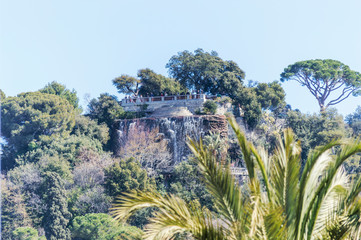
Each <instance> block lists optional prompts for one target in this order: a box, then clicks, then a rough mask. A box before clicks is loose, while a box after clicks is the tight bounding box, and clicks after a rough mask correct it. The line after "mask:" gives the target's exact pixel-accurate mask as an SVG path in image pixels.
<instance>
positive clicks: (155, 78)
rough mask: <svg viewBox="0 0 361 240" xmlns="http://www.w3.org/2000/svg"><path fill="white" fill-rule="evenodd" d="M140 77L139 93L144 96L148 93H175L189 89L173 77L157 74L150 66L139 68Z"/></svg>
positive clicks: (158, 94)
mask: <svg viewBox="0 0 361 240" xmlns="http://www.w3.org/2000/svg"><path fill="white" fill-rule="evenodd" d="M138 78H139V79H140V81H141V83H142V86H141V87H140V91H139V94H142V95H143V96H146V95H148V94H149V95H150V94H153V95H154V96H160V95H161V93H167V94H168V95H175V94H180V93H186V92H187V90H186V89H185V88H184V87H183V86H182V85H181V84H180V83H179V82H178V81H175V80H174V79H172V78H167V77H165V76H163V75H161V74H157V73H155V72H153V71H152V70H150V69H148V68H146V69H141V70H139V71H138Z"/></svg>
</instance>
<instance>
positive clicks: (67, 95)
mask: <svg viewBox="0 0 361 240" xmlns="http://www.w3.org/2000/svg"><path fill="white" fill-rule="evenodd" d="M39 92H41V93H48V94H54V95H58V96H60V97H62V98H64V99H66V100H68V102H69V103H70V104H71V105H73V107H74V108H75V109H77V108H79V98H78V97H77V95H76V91H75V90H74V89H73V90H72V91H70V90H69V89H67V88H66V87H65V85H63V84H60V83H58V82H55V81H53V82H51V83H49V84H48V85H46V86H45V87H44V88H42V89H40V90H39Z"/></svg>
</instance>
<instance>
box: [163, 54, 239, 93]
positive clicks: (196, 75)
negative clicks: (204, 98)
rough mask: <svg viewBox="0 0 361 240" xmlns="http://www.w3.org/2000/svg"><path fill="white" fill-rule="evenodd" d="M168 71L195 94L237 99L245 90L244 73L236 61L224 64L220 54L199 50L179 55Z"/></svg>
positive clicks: (173, 59)
mask: <svg viewBox="0 0 361 240" xmlns="http://www.w3.org/2000/svg"><path fill="white" fill-rule="evenodd" d="M166 67H167V68H168V70H169V74H170V76H171V77H173V78H175V79H176V80H177V81H179V82H180V83H181V84H182V85H184V86H186V87H187V88H189V89H192V90H203V91H204V92H209V93H212V94H218V93H219V94H225V95H228V96H230V97H232V96H234V95H235V94H236V93H237V91H239V89H240V88H242V84H243V79H244V77H245V72H244V71H243V70H242V69H240V68H239V66H238V65H237V63H235V62H233V61H225V60H223V59H221V58H220V57H218V54H217V52H214V51H212V52H211V53H208V52H205V51H204V50H203V49H197V50H195V51H194V53H191V52H189V51H183V52H179V53H178V55H175V56H173V57H171V59H170V60H169V62H168V63H167V65H166Z"/></svg>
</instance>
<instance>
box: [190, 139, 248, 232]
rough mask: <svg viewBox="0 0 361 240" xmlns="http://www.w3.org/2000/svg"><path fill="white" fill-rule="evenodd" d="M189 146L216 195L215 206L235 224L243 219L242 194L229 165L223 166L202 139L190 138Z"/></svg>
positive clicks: (231, 224)
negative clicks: (197, 140) (205, 146)
mask: <svg viewBox="0 0 361 240" xmlns="http://www.w3.org/2000/svg"><path fill="white" fill-rule="evenodd" d="M188 145H189V148H190V149H191V151H192V152H193V153H194V155H195V156H196V158H197V163H198V166H199V168H200V170H201V173H202V175H203V179H204V182H205V184H206V187H207V189H208V191H209V192H210V193H211V194H212V195H213V197H214V203H215V207H216V208H217V210H218V212H219V213H220V214H222V215H223V216H224V217H225V219H226V220H227V221H228V222H229V223H228V224H229V225H230V226H234V224H235V223H238V222H240V221H241V220H242V214H243V208H242V196H241V190H240V187H239V184H238V182H236V180H235V178H234V177H233V175H232V174H231V171H230V169H229V167H227V166H222V165H221V164H220V163H219V162H217V159H216V157H215V155H214V154H212V152H210V151H208V150H207V149H205V148H204V146H203V142H202V140H200V141H199V142H196V141H194V140H191V139H190V140H189V143H188Z"/></svg>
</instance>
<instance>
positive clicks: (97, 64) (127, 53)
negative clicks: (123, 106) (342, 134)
mask: <svg viewBox="0 0 361 240" xmlns="http://www.w3.org/2000/svg"><path fill="white" fill-rule="evenodd" d="M360 12H361V1H359V0H345V1H335V0H317V1H316V0H313V1H311V0H303V1H290V0H288V1H286V0H278V1H269V0H268V1H267V0H258V1H251V0H248V1H242V0H223V1H211V0H207V1H203V0H191V1H188V0H183V1H170V0H168V1H157V0H154V1H149V0H142V1H141V0H123V1H122V0H102V1H100V0H76V1H70V0H62V1H49V0H32V1H29V0H17V1H9V0H7V1H6V0H0V88H1V89H2V90H3V91H4V92H5V93H6V94H7V95H10V96H14V95H16V94H18V93H20V92H26V91H35V90H37V89H39V88H42V87H43V86H45V85H46V84H47V83H48V82H51V81H54V80H55V81H58V82H60V83H63V84H65V85H66V86H67V87H68V88H70V89H72V88H74V89H75V90H76V91H77V92H78V96H79V98H80V100H81V102H82V103H83V104H85V102H86V101H85V100H84V97H85V96H86V95H87V94H89V95H90V96H91V97H97V96H99V94H100V93H104V92H108V93H111V94H115V95H117V96H119V94H117V92H116V89H115V87H113V86H112V83H111V80H112V79H113V78H115V77H117V76H120V75H121V74H128V75H136V73H137V71H138V70H139V69H141V68H151V69H153V70H154V71H156V72H157V73H161V74H165V75H167V69H166V68H165V64H166V63H167V62H168V60H169V58H170V57H171V56H173V55H175V54H177V52H180V51H183V50H189V51H193V50H195V49H197V48H203V49H204V50H206V51H211V50H215V51H217V52H218V53H219V55H220V57H222V58H223V59H225V60H234V61H235V62H237V63H238V65H239V66H240V67H241V68H242V69H243V70H244V71H245V72H246V79H247V80H254V81H259V82H270V81H273V80H279V75H280V73H281V72H282V71H283V69H284V68H285V67H287V65H289V64H292V63H294V62H296V61H300V60H307V59H316V58H321V59H322V58H331V59H336V60H339V61H341V62H343V63H345V64H347V65H349V66H350V67H351V69H353V70H356V71H359V72H361V14H360ZM282 86H283V87H284V89H285V90H286V94H287V96H286V100H287V102H288V103H290V104H291V105H292V107H293V108H299V109H300V110H301V111H303V112H310V113H312V112H317V111H318V105H317V102H316V100H315V99H314V98H313V97H312V96H311V94H309V93H308V92H307V90H306V89H303V88H302V87H301V86H299V85H298V84H297V83H291V82H288V83H283V84H282ZM357 105H361V97H357V98H355V97H352V98H351V97H350V98H349V99H348V100H346V101H345V102H343V103H341V104H339V105H337V108H338V110H339V112H340V113H342V114H344V115H345V114H347V113H350V112H353V111H354V110H355V108H356V106H357Z"/></svg>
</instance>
